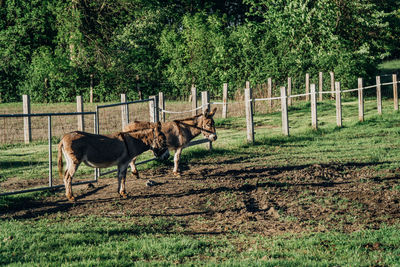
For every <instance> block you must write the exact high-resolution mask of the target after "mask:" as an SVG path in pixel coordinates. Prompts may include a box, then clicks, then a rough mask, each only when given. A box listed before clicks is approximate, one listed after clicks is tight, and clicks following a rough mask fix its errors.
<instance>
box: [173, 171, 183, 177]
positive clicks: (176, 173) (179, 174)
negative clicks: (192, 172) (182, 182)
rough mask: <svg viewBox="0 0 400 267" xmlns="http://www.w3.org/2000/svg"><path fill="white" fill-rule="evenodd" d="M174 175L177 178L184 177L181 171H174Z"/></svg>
mask: <svg viewBox="0 0 400 267" xmlns="http://www.w3.org/2000/svg"><path fill="white" fill-rule="evenodd" d="M174 176H175V177H176V178H181V177H182V176H181V173H180V172H174Z"/></svg>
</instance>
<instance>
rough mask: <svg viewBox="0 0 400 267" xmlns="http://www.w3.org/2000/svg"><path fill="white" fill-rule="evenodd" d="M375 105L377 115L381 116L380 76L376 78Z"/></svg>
mask: <svg viewBox="0 0 400 267" xmlns="http://www.w3.org/2000/svg"><path fill="white" fill-rule="evenodd" d="M376 104H377V109H378V114H379V115H382V88H381V76H376Z"/></svg>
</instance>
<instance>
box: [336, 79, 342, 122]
mask: <svg viewBox="0 0 400 267" xmlns="http://www.w3.org/2000/svg"><path fill="white" fill-rule="evenodd" d="M335 89H336V90H335V91H336V125H337V126H338V127H342V96H341V93H340V82H335Z"/></svg>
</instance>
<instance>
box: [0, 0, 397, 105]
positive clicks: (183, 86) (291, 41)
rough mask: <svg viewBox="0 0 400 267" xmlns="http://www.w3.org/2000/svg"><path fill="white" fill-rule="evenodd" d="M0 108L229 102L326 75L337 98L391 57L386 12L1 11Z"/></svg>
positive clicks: (31, 7) (127, 1)
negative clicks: (21, 103) (226, 97)
mask: <svg viewBox="0 0 400 267" xmlns="http://www.w3.org/2000/svg"><path fill="white" fill-rule="evenodd" d="M0 16H1V17H2V19H1V20H0V56H1V61H0V99H1V101H3V102H9V101H16V100H20V95H21V94H30V95H31V96H32V99H33V100H34V101H40V102H57V101H69V100H72V99H73V98H74V97H75V95H77V94H81V95H84V96H85V98H86V99H87V98H88V94H89V86H90V75H93V77H94V80H93V82H94V86H95V93H94V94H95V99H97V100H115V99H117V97H118V95H119V94H120V93H123V92H124V93H127V94H128V97H129V98H130V99H132V98H137V97H138V96H139V94H143V95H144V96H147V95H151V94H154V93H156V92H157V91H164V92H165V93H166V94H168V95H169V96H171V97H179V96H187V94H188V92H189V88H190V86H191V84H192V83H194V84H196V86H197V87H198V88H199V90H209V91H211V92H212V93H213V94H214V95H218V94H220V92H221V90H220V88H221V86H222V83H224V82H228V83H229V84H230V87H229V88H230V94H231V95H232V93H233V92H234V91H235V90H236V89H237V88H241V87H243V85H244V82H245V80H250V81H251V82H252V83H263V82H265V81H266V79H267V78H268V77H273V79H274V80H275V82H276V83H277V84H284V82H285V81H286V77H288V76H291V77H293V79H294V80H299V81H300V80H303V79H304V74H305V73H306V72H309V73H311V75H312V77H316V74H317V72H319V71H323V72H328V71H334V72H335V74H336V77H337V79H338V80H341V81H342V83H343V84H344V86H354V85H355V83H356V78H357V77H365V78H367V77H372V76H373V75H372V74H374V72H375V66H376V63H377V62H380V61H382V60H383V59H390V58H396V57H398V56H399V55H400V52H399V47H400V45H399V42H400V41H399V38H398V36H399V33H400V23H399V22H400V3H399V2H398V1H395V0H391V1H385V2H381V1H376V0H366V1H361V0H358V1H350V0H340V1H329V0H316V1H310V0H294V1H286V0H243V1H241V0H228V1H185V0H180V1H165V0H154V1H139V0H117V1H99V0H95V1H82V0H71V1H61V0H57V1H49V0H43V1H38V0H32V1H22V0H10V1H4V0H2V1H0Z"/></svg>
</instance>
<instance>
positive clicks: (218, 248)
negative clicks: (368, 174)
mask: <svg viewBox="0 0 400 267" xmlns="http://www.w3.org/2000/svg"><path fill="white" fill-rule="evenodd" d="M149 221H150V223H149ZM0 226H1V227H0V264H1V265H6V264H11V265H13V266H60V265H65V266H94V265H95V266H114V265H118V266H132V265H135V266H160V265H161V266H169V265H171V264H184V265H206V266H212V265H221V266H260V265H263V266H277V265H278V266H283V265H284V266H296V265H300V266H327V265H330V266H360V265H361V266H368V265H396V264H398V263H399V261H400V246H399V244H400V231H399V228H398V227H397V226H392V227H383V228H381V229H379V230H375V231H373V230H364V231H360V232H356V233H353V234H350V235H347V234H344V233H339V232H330V233H318V234H304V235H284V236H278V237H273V238H266V237H261V236H244V235H241V234H233V235H228V236H225V237H223V238H218V237H207V236H199V237H194V236H186V235H183V234H179V233H178V234H170V233H168V232H167V231H166V230H165V229H168V228H171V229H173V228H174V221H171V220H167V219H156V220H154V219H152V220H148V219H147V218H143V219H140V220H138V221H131V222H130V221H127V222H124V223H121V222H118V221H115V220H111V219H105V218H98V217H89V218H73V219H69V220H62V221H61V220H60V221H57V220H47V219H40V220H38V221H14V220H11V221H0Z"/></svg>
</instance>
